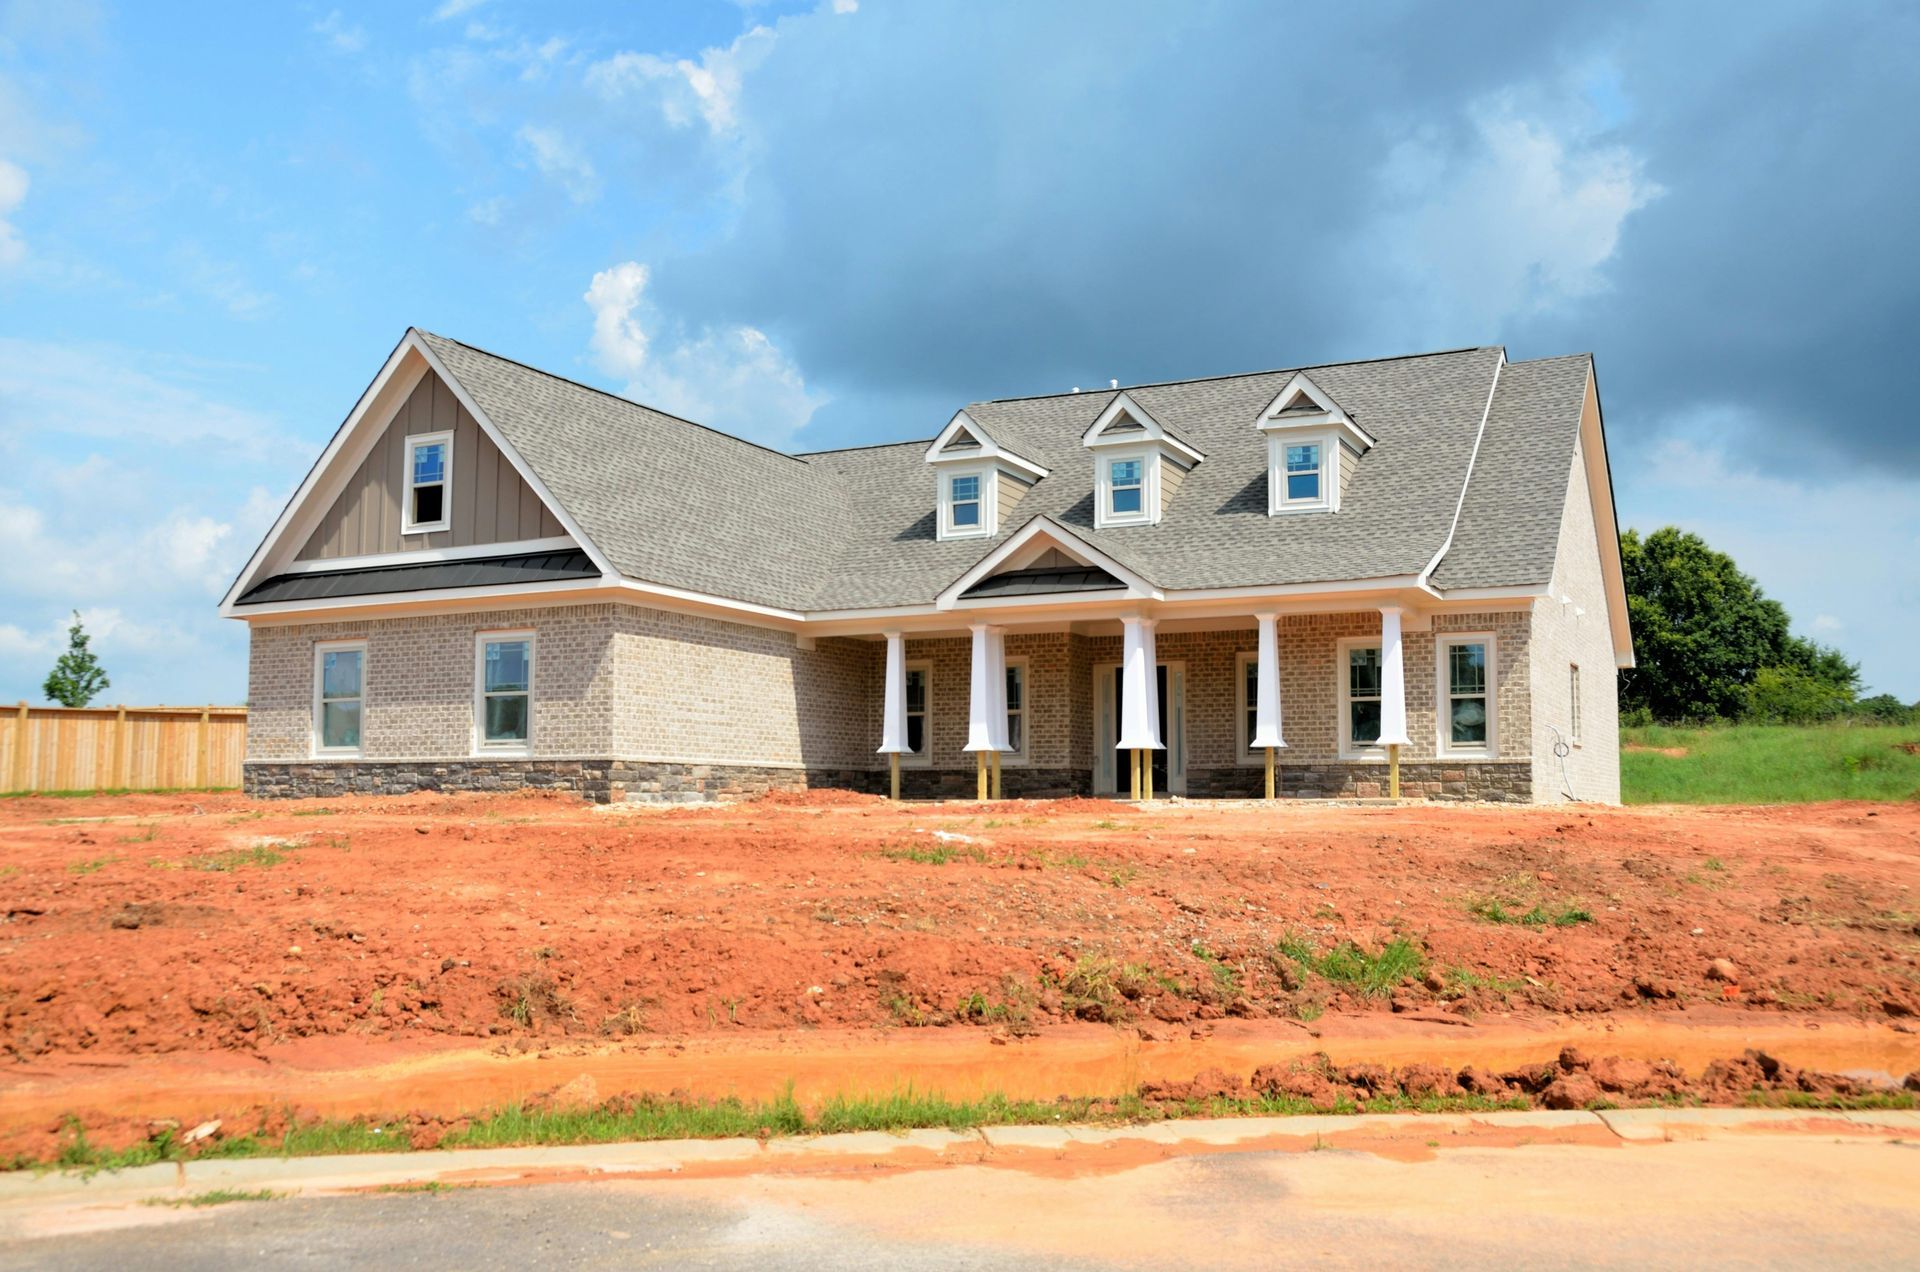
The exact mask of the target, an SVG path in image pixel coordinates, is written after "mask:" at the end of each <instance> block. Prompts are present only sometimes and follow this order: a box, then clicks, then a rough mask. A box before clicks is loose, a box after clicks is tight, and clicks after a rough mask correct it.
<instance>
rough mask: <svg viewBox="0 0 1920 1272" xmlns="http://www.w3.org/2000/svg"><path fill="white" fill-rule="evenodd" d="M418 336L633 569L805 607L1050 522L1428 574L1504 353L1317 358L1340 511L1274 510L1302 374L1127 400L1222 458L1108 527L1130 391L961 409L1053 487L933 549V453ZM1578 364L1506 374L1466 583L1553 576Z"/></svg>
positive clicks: (1195, 579) (594, 535)
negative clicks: (1086, 441) (1352, 444)
mask: <svg viewBox="0 0 1920 1272" xmlns="http://www.w3.org/2000/svg"><path fill="white" fill-rule="evenodd" d="M421 334H422V336H423V338H424V339H425V340H426V341H427V342H428V344H429V346H430V347H431V348H432V349H433V351H434V353H435V355H436V356H437V357H438V358H439V359H440V360H441V362H442V363H443V365H445V366H446V368H447V370H448V372H449V373H450V374H452V375H453V376H454V377H455V378H456V379H457V380H458V381H459V382H460V384H461V386H462V387H463V388H464V389H465V390H466V391H467V392H468V393H469V394H470V395H471V396H472V398H473V399H474V401H475V403H476V404H477V405H478V406H479V407H480V408H481V410H482V411H483V412H484V413H485V414H486V416H487V418H488V419H489V420H491V421H492V422H493V423H494V425H495V426H496V427H498V428H499V430H500V431H501V433H502V434H503V435H504V436H505V437H506V439H507V440H508V442H510V443H511V444H512V446H513V447H514V449H515V450H516V451H518V452H519V454H520V455H521V456H522V457H523V458H524V459H525V460H526V462H527V463H528V464H529V465H530V466H531V467H532V468H533V470H534V472H535V473H536V474H537V475H538V476H539V478H540V480H541V482H542V483H543V484H544V485H545V486H546V487H547V489H548V490H549V491H551V492H552V494H553V495H554V497H555V498H556V499H557V500H559V501H560V502H561V503H562V505H564V507H565V509H566V511H567V512H568V513H569V514H570V515H571V516H572V517H573V519H574V520H575V521H576V522H577V523H578V524H579V526H580V528H581V530H582V531H583V532H584V533H585V534H586V535H587V537H588V538H589V539H591V540H592V542H593V543H594V544H595V545H596V546H597V547H598V548H600V550H601V551H603V552H604V553H605V554H606V556H607V557H608V559H609V560H611V561H612V563H613V564H614V566H615V567H616V568H617V569H619V570H620V571H621V572H622V573H623V574H626V575H627V576H629V577H632V578H636V579H640V580H644V581H647V582H652V583H656V584H660V585H664V586H669V587H676V588H684V589H687V590H690V591H696V592H704V593H709V594H713V595H719V596H726V597H730V598H733V599H736V600H742V601H748V602H752V603H757V604H765V605H774V606H779V607H782V608H789V609H797V610H804V611H820V610H837V609H855V608H882V607H892V606H904V605H923V604H927V603H930V602H931V601H932V600H933V599H934V598H935V596H937V595H938V594H939V593H940V592H941V591H942V590H944V589H945V588H946V587H948V586H949V585H950V584H952V583H953V582H954V581H955V580H956V579H958V578H959V577H960V576H961V575H962V574H964V573H965V572H966V571H967V570H968V569H969V568H970V567H971V566H973V565H974V564H975V563H976V562H977V561H979V560H980V559H981V558H982V557H983V556H985V555H986V554H987V553H989V552H991V551H992V550H993V549H994V548H996V547H998V546H999V545H1000V544H1001V543H1002V542H1004V541H1005V539H1006V538H1007V537H1008V536H1010V535H1011V534H1013V533H1014V532H1016V531H1018V530H1019V529H1020V528H1021V527H1022V526H1024V525H1026V524H1027V523H1028V522H1029V521H1031V520H1032V519H1033V518H1034V517H1036V516H1048V517H1051V518H1054V519H1055V520H1057V521H1059V522H1060V523H1061V524H1062V525H1064V526H1066V527H1068V528H1070V529H1071V530H1072V531H1074V532H1075V533H1078V534H1081V535H1084V536H1086V537H1087V538H1088V539H1089V540H1090V541H1092V542H1094V543H1097V544H1098V546H1099V547H1100V549H1101V550H1102V551H1103V552H1106V553H1107V554H1108V555H1109V556H1111V557H1112V558H1113V559H1114V560H1115V561H1117V562H1119V563H1120V564H1121V565H1122V566H1124V567H1126V568H1127V569H1129V570H1132V571H1134V572H1136V573H1138V574H1140V575H1142V576H1144V577H1146V578H1148V579H1150V580H1152V581H1153V582H1154V583H1155V584H1156V585H1158V586H1160V587H1162V588H1166V589H1170V590H1174V589H1192V588H1216V587H1244V586H1259V585H1278V584H1289V583H1315V582H1334V581H1346V580H1355V579H1369V578H1384V577H1390V576H1396V575H1409V574H1417V573H1418V572H1420V571H1421V570H1422V569H1424V568H1425V567H1426V566H1427V564H1428V563H1429V562H1430V561H1431V560H1432V559H1433V557H1434V554H1435V553H1436V552H1438V551H1439V550H1440V547H1441V545H1442V544H1443V543H1444V542H1445V541H1446V537H1447V532H1448V529H1449V528H1450V527H1451V526H1452V524H1453V518H1454V511H1455V508H1456V505H1457V504H1458V503H1459V500H1460V490H1461V485H1462V482H1463V481H1465V479H1466V476H1467V466H1468V459H1469V456H1470V455H1471V454H1472V452H1473V444H1474V439H1475V436H1476V434H1477V433H1478V432H1479V429H1480V423H1481V418H1482V414H1483V412H1484V411H1485V410H1486V408H1487V402H1488V394H1489V391H1490V389H1491V388H1492V387H1493V385H1494V375H1495V371H1496V368H1497V367H1499V366H1500V365H1501V363H1502V359H1503V356H1504V355H1503V353H1502V351H1501V350H1499V349H1498V348H1478V349H1462V350H1455V351H1451V352H1446V353H1437V354H1425V355H1419V356H1415V357H1407V358H1393V359H1384V360H1379V361H1372V362H1356V363H1340V364H1333V365H1327V366H1316V367H1311V368H1306V369H1308V370H1310V371H1311V372H1312V375H1313V378H1314V382H1315V383H1316V384H1318V385H1320V386H1321V387H1322V388H1323V389H1324V390H1325V391H1326V392H1327V393H1329V394H1330V395H1331V396H1332V397H1333V398H1334V399H1335V400H1336V401H1338V402H1339V403H1340V404H1341V406H1342V407H1343V408H1344V409H1345V410H1347V411H1348V412H1349V413H1350V414H1351V415H1352V416H1353V418H1354V420H1355V421H1356V422H1357V423H1358V424H1359V425H1360V427H1361V428H1363V429H1365V430H1366V431H1367V432H1368V433H1369V434H1370V435H1372V436H1373V437H1374V439H1375V440H1376V442H1377V445H1375V446H1374V447H1373V449H1372V450H1370V451H1369V452H1368V453H1367V454H1366V456H1365V457H1364V458H1363V459H1361V460H1360V461H1359V463H1358V465H1357V466H1356V467H1355V469H1354V472H1353V476H1352V480H1351V483H1350V484H1349V485H1348V487H1347V489H1346V491H1345V493H1344V494H1343V496H1342V499H1341V510H1340V512H1339V513H1338V514H1336V515H1333V516H1311V515H1308V516H1285V517H1270V516H1268V515H1267V477H1266V458H1267V449H1266V447H1267V443H1266V438H1265V437H1264V436H1262V435H1261V434H1260V432H1259V431H1258V430H1257V429H1255V427H1254V419H1255V417H1256V415H1257V414H1258V413H1259V411H1260V410H1261V409H1263V408H1264V407H1265V406H1267V405H1268V403H1270V402H1271V401H1272V400H1273V398H1274V396H1275V395H1276V394H1278V393H1279V391H1280V390H1281V388H1283V387H1284V386H1285V385H1286V383H1287V381H1288V380H1289V379H1290V378H1291V377H1292V376H1293V375H1294V374H1295V373H1296V371H1297V370H1298V368H1289V369H1286V370H1279V371H1266V372H1260V373H1256V374H1251V375H1238V376H1223V377H1218V378H1214V379H1206V380H1190V381H1180V382H1175V383H1167V384H1149V385H1140V386H1135V387H1131V388H1128V389H1126V390H1125V392H1127V393H1128V394H1129V395H1130V396H1131V397H1132V398H1133V399H1134V400H1135V401H1137V402H1139V403H1140V405H1141V407H1142V408H1144V409H1145V410H1146V411H1148V412H1150V413H1151V414H1152V415H1153V417H1154V418H1155V419H1156V420H1157V421H1159V422H1160V423H1161V425H1162V426H1163V427H1165V428H1166V429H1168V430H1169V431H1170V432H1174V433H1177V434H1178V435H1179V436H1181V437H1182V438H1184V439H1185V440H1186V441H1187V442H1188V443H1189V444H1190V445H1192V446H1193V447H1194V448H1195V449H1197V450H1199V451H1201V452H1203V453H1204V454H1205V455H1206V456H1207V458H1206V460H1205V461H1203V462H1202V463H1200V464H1198V465H1197V466H1195V467H1194V469H1193V470H1192V471H1191V472H1190V473H1188V474H1187V476H1186V478H1185V480H1184V481H1183V482H1182V483H1181V485H1180V487H1179V489H1178V491H1177V492H1176V493H1175V495H1174V497H1173V500H1172V502H1171V504H1170V505H1169V507H1168V508H1167V510H1166V513H1165V515H1164V516H1163V517H1162V519H1161V521H1160V523H1159V524H1158V525H1153V526H1126V527H1114V528H1108V529H1103V530H1098V531H1096V530H1095V529H1094V528H1093V498H1094V462H1093V455H1092V453H1091V452H1090V451H1089V450H1088V449H1087V448H1086V447H1085V446H1083V445H1082V444H1081V441H1080V438H1081V436H1082V435H1083V434H1084V433H1085V431H1086V429H1087V428H1088V427H1089V426H1090V425H1091V424H1092V423H1093V421H1094V419H1095V418H1096V417H1097V416H1098V415H1099V414H1100V412H1101V411H1102V410H1104V409H1105V408H1106V407H1107V405H1108V404H1109V403H1111V402H1112V401H1113V400H1114V398H1115V396H1116V395H1117V392H1118V391H1117V390H1100V391H1097V392H1089V393H1078V394H1056V395H1051V396H1045V397H1030V398H1013V399H998V400H992V401H983V402H976V403H974V404H972V405H970V406H968V407H967V413H968V414H969V415H971V416H972V417H973V418H974V419H975V420H976V421H978V423H979V425H980V426H981V427H982V428H983V429H985V430H986V431H987V432H989V433H990V434H991V435H992V436H993V437H994V439H995V440H996V441H998V442H999V443H1000V445H1001V446H1003V447H1004V448H1006V449H1008V450H1010V451H1013V452H1015V453H1017V454H1019V455H1021V456H1023V457H1025V458H1027V459H1030V460H1032V461H1033V462H1035V463H1038V464H1041V465H1043V466H1045V467H1047V468H1049V469H1050V470H1051V475H1050V476H1048V477H1047V478H1045V479H1043V480H1041V481H1040V482H1038V483H1037V484H1035V485H1034V486H1032V487H1031V488H1030V489H1029V490H1028V491H1027V492H1026V494H1025V495H1024V496H1023V497H1022V498H1021V499H1020V500H1019V502H1018V504H1017V505H1015V506H1013V507H1012V508H1010V509H1006V508H1003V509H1002V516H1001V531H1000V533H999V534H997V535H995V536H993V537H991V538H985V539H965V540H955V541H948V542H940V541H939V540H938V539H936V537H935V533H934V520H935V478H934V473H933V471H932V469H931V468H930V466H929V465H928V464H927V463H926V462H925V454H926V449H927V446H928V444H929V443H928V441H927V440H924V439H923V440H918V441H911V442H901V443H898V444H894V445H884V446H869V447H862V448H858V449H851V450H840V451H823V452H816V453H812V454H803V455H783V454H780V453H778V452H775V451H771V450H768V449H766V448H764V447H760V446H756V445H754V444H752V443H750V442H746V441H743V440H741V439H738V438H734V437H730V436H728V435H727V434H724V433H719V432H716V431H714V430H712V429H708V428H704V427H702V426H700V425H697V424H692V423H689V422H688V421H685V420H680V419H676V418H675V417H673V416H670V415H666V414H663V413H661V412H659V411H654V410H651V409H649V408H647V407H644V406H640V405H637V404H635V403H632V402H629V401H627V400H626V399H624V398H619V397H614V396H612V395H610V394H606V393H602V392H599V391H597V390H594V389H589V388H587V387H585V386H583V385H578V384H575V383H573V382H571V381H569V380H564V379H561V378H559V377H557V376H553V375H549V374H547V373H545V372H541V371H537V370H534V369H532V368H529V367H525V366H522V365H521V364H519V363H516V362H512V361H509V360H507V359H504V358H500V357H498V356H496V355H493V354H489V353H486V352H484V351H482V350H478V349H474V348H473V347H471V346H469V345H464V344H460V343H459V342H457V341H453V340H449V339H446V338H445V337H441V336H433V335H428V334H426V333H424V332H423V333H421ZM1561 364H1568V366H1573V365H1577V366H1578V367H1580V368H1584V367H1585V366H1586V359H1585V358H1584V357H1581V358H1571V359H1553V360H1550V361H1548V362H1542V363H1517V364H1509V365H1508V366H1507V368H1506V370H1505V371H1503V372H1502V373H1501V391H1500V393H1499V394H1497V395H1496V398H1495V402H1494V411H1493V416H1492V417H1491V418H1490V420H1489V426H1488V429H1489V436H1490V437H1493V438H1495V439H1496V443H1497V444H1495V445H1494V446H1492V447H1490V448H1486V447H1484V446H1483V454H1482V460H1483V461H1484V462H1483V465H1482V466H1481V467H1480V468H1479V469H1478V470H1477V471H1476V474H1475V479H1474V482H1473V487H1472V489H1471V490H1470V491H1469V494H1468V498H1467V500H1466V503H1465V505H1464V508H1463V510H1462V516H1461V525H1460V530H1459V532H1458V533H1457V534H1456V537H1455V546H1454V548H1453V550H1452V552H1451V553H1450V554H1449V556H1448V559H1447V561H1446V563H1445V566H1444V568H1443V571H1442V573H1443V574H1444V575H1445V577H1446V578H1447V579H1448V580H1449V582H1448V585H1449V586H1490V585H1492V584H1493V582H1494V581H1500V582H1508V581H1517V582H1536V581H1542V580H1544V579H1545V578H1546V577H1548V574H1549V572H1550V571H1551V568H1552V560H1553V549H1554V545H1555V541H1556V537H1557V531H1558V520H1557V513H1558V509H1559V504H1558V502H1557V501H1556V502H1555V503H1554V504H1553V511H1554V513H1555V516H1554V517H1553V518H1551V519H1548V518H1545V517H1544V516H1543V515H1542V514H1541V511H1540V510H1541V509H1542V508H1544V506H1545V504H1544V502H1543V501H1544V500H1545V499H1546V493H1545V489H1544V488H1546V487H1551V486H1553V485H1554V483H1555V482H1558V488H1559V491H1560V494H1559V495H1558V496H1555V499H1556V500H1557V499H1558V498H1561V497H1563V496H1564V486H1565V479H1566V471H1565V470H1566V469H1567V466H1568V464H1567V460H1569V459H1570V456H1571V446H1572V438H1573V435H1574V430H1575V429H1577V426H1578V418H1579V410H1580V402H1579V398H1578V396H1577V395H1575V396H1574V397H1573V399H1572V401H1571V405H1570V406H1569V405H1568V396H1567V393H1568V389H1567V386H1568V383H1569V382H1570V377H1571V374H1572V373H1571V371H1570V370H1568V369H1566V368H1564V367H1562V365H1561ZM1522 368H1527V370H1524V371H1522V370H1521V369H1522ZM1516 372H1520V374H1519V375H1518V376H1517V378H1516V381H1515V383H1514V384H1513V385H1512V386H1511V388H1509V386H1508V384H1507V379H1508V377H1509V376H1514V375H1515V373H1516ZM1582 383H1584V382H1582ZM1543 420H1550V421H1551V426H1550V427H1549V426H1542V424H1541V421H1543ZM1556 447H1558V448H1559V449H1558V450H1556V449H1555V448H1556ZM1556 455H1557V456H1559V458H1556ZM1556 468H1557V469H1558V470H1559V471H1557V472H1554V471H1550V470H1553V469H1556ZM1549 521H1551V524H1549ZM1523 576H1524V577H1523Z"/></svg>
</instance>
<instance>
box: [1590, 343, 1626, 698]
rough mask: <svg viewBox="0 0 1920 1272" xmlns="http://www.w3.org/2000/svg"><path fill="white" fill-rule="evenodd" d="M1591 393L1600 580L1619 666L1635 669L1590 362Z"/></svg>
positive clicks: (1596, 376)
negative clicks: (1604, 594)
mask: <svg viewBox="0 0 1920 1272" xmlns="http://www.w3.org/2000/svg"><path fill="white" fill-rule="evenodd" d="M1587 393H1588V394H1589V395H1591V397H1592V399H1593V426H1592V427H1591V428H1589V427H1588V426H1587V412H1586V405H1587V404H1586V403H1585V402H1584V401H1583V402H1581V404H1580V458H1581V461H1582V462H1583V463H1584V464H1586V466H1587V499H1588V501H1589V502H1590V503H1591V504H1592V505H1593V524H1594V530H1595V537H1596V538H1598V539H1599V541H1600V542H1599V543H1598V545H1596V546H1598V548H1599V549H1600V577H1601V580H1602V582H1603V583H1604V584H1605V586H1606V594H1607V626H1608V630H1609V631H1610V632H1611V633H1612V635H1613V661H1614V665H1615V666H1616V667H1632V666H1633V665H1634V657H1633V627H1632V625H1631V622H1630V620H1629V618H1628V615H1627V584H1626V570H1625V566H1624V564H1623V563H1622V562H1621V560H1620V525H1619V522H1618V520H1617V518H1616V517H1615V515H1614V507H1613V460H1612V458H1611V457H1610V456H1609V455H1608V454H1607V421H1606V418H1605V417H1604V416H1603V415H1601V413H1600V373H1599V371H1598V369H1596V368H1595V367H1594V365H1593V362H1592V360H1591V359H1589V360H1588V362H1587Z"/></svg>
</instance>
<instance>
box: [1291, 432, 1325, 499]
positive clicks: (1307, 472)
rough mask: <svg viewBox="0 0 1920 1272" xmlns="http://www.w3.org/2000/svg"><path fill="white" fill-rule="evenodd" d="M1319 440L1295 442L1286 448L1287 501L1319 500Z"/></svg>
mask: <svg viewBox="0 0 1920 1272" xmlns="http://www.w3.org/2000/svg"><path fill="white" fill-rule="evenodd" d="M1320 447H1321V444H1320V443H1319V442H1295V443H1290V444H1289V445H1288V446H1287V448H1286V459H1287V502H1288V503H1290V504H1308V503H1318V502H1320V482H1321V475H1322V474H1321V471H1320V470H1321V456H1322V454H1323V453H1324V452H1322V450H1321V449H1320Z"/></svg>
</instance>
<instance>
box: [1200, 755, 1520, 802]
mask: <svg viewBox="0 0 1920 1272" xmlns="http://www.w3.org/2000/svg"><path fill="white" fill-rule="evenodd" d="M1274 784H1275V787H1276V793H1277V794H1279V795H1280V796H1282V797H1284V798H1286V799H1385V798H1386V797H1387V766H1386V765H1384V764H1352V763H1339V764H1288V763H1287V762H1286V761H1285V760H1282V761H1281V762H1280V764H1279V766H1278V768H1277V769H1276V770H1275V772H1274ZM1265 791H1266V769H1265V767H1264V766H1263V767H1258V768H1255V767H1251V766H1245V765H1235V766H1233V767H1232V768H1214V769H1188V770H1187V794H1188V795H1191V796H1195V797H1197V798H1202V799H1258V798H1260V797H1261V795H1262V794H1264V793H1265ZM1400 796H1401V798H1402V799H1433V800H1485V801H1488V802H1493V803H1503V804H1506V803H1520V804H1524V803H1528V802H1529V801H1531V800H1532V798H1533V766H1532V764H1531V763H1529V762H1528V761H1526V760H1495V761H1478V762H1472V763H1469V762H1466V761H1459V760H1454V761H1435V760H1419V761H1414V762H1408V761H1405V760H1403V761H1401V763H1400Z"/></svg>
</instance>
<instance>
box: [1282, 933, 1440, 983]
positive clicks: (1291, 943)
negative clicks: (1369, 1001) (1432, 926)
mask: <svg viewBox="0 0 1920 1272" xmlns="http://www.w3.org/2000/svg"><path fill="white" fill-rule="evenodd" d="M1274 948H1275V950H1276V951H1277V953H1278V954H1279V955H1280V957H1282V958H1290V959H1292V960H1293V961H1294V962H1296V963H1298V964H1299V965H1300V966H1301V967H1303V968H1305V969H1306V970H1307V971H1309V972H1313V973H1315V974H1316V975H1318V976H1321V977H1324V978H1325V979H1327V980H1330V981H1332V982H1333V983H1334V984H1336V985H1344V986H1346V987H1347V988H1348V989H1351V990H1354V991H1355V992H1357V993H1360V994H1362V995H1364V996H1366V997H1368V998H1385V997H1386V996H1387V995H1388V994H1390V993H1392V992H1393V990H1394V987H1395V986H1397V985H1399V984H1400V982H1401V981H1403V980H1410V979H1418V978H1419V977H1420V976H1421V974H1422V973H1424V972H1425V971H1426V970H1427V956H1426V954H1425V953H1424V952H1423V951H1422V950H1421V948H1420V947H1419V946H1418V945H1416V944H1414V943H1413V942H1412V941H1410V940H1408V939H1407V938H1406V937H1404V936H1396V937H1394V938H1393V939H1392V940H1391V941H1388V942H1387V943H1386V944H1385V945H1383V946H1381V947H1380V949H1379V951H1378V952H1375V953H1369V952H1368V951H1366V950H1363V949H1361V948H1360V947H1359V946H1358V945H1355V944H1354V943H1353V942H1352V941H1342V942H1340V943H1339V944H1338V945H1336V946H1334V947H1333V948H1332V949H1330V950H1328V951H1327V952H1326V953H1324V954H1322V953H1321V952H1320V951H1319V950H1318V948H1316V947H1315V946H1314V944H1313V943H1312V941H1310V940H1308V939H1307V938H1306V937H1303V936H1299V935H1293V934H1290V935H1288V936H1285V937H1282V938H1281V939H1280V942H1279V944H1278V945H1276V946H1275V947H1274Z"/></svg>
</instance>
